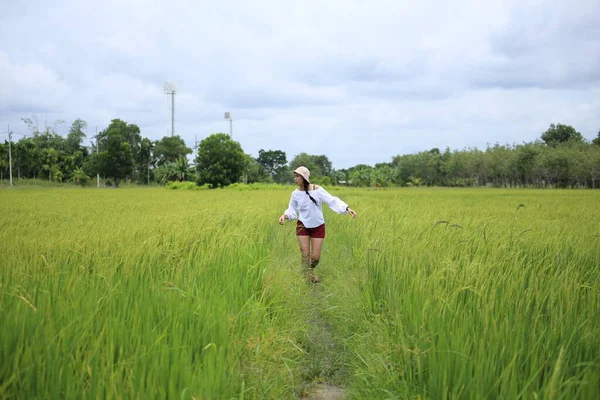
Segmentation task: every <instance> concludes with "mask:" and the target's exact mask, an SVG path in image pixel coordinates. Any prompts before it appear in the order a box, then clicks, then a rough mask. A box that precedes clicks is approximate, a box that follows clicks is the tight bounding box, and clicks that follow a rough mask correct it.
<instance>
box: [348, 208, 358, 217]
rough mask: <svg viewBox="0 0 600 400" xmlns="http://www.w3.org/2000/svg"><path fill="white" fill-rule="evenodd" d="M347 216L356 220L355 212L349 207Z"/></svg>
mask: <svg viewBox="0 0 600 400" xmlns="http://www.w3.org/2000/svg"><path fill="white" fill-rule="evenodd" d="M348 214H350V215H352V218H354V219H356V212H355V211H354V210H353V209H351V208H350V207H348Z"/></svg>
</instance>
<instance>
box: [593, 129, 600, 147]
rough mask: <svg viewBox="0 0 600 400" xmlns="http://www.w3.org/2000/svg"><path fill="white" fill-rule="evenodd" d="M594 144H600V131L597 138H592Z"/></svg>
mask: <svg viewBox="0 0 600 400" xmlns="http://www.w3.org/2000/svg"><path fill="white" fill-rule="evenodd" d="M592 144H595V145H596V146H600V131H598V136H597V137H596V139H594V140H592Z"/></svg>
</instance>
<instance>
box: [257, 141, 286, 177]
mask: <svg viewBox="0 0 600 400" xmlns="http://www.w3.org/2000/svg"><path fill="white" fill-rule="evenodd" d="M256 162H257V163H258V165H259V167H260V168H261V169H262V170H263V171H264V173H265V174H266V175H267V176H269V177H271V179H273V181H275V182H278V183H283V182H285V180H286V178H288V177H287V176H285V175H286V173H287V157H286V155H285V152H284V151H281V150H268V151H265V150H263V149H260V150H259V151H258V158H257V159H256Z"/></svg>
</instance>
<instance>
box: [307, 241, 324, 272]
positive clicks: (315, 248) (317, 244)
mask: <svg viewBox="0 0 600 400" xmlns="http://www.w3.org/2000/svg"><path fill="white" fill-rule="evenodd" d="M324 240H325V238H310V247H311V253H310V267H311V280H312V281H313V282H315V283H316V282H319V276H318V275H317V274H316V273H315V271H314V269H315V268H316V267H317V265H319V260H320V259H321V248H322V247H323V241H324Z"/></svg>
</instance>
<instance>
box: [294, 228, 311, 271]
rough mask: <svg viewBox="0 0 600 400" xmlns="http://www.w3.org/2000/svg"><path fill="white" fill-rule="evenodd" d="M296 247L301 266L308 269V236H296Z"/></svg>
mask: <svg viewBox="0 0 600 400" xmlns="http://www.w3.org/2000/svg"><path fill="white" fill-rule="evenodd" d="M296 237H297V238H298V245H299V246H300V253H301V255H302V266H303V267H304V268H308V265H309V264H310V236H304V235H298V236H296Z"/></svg>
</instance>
